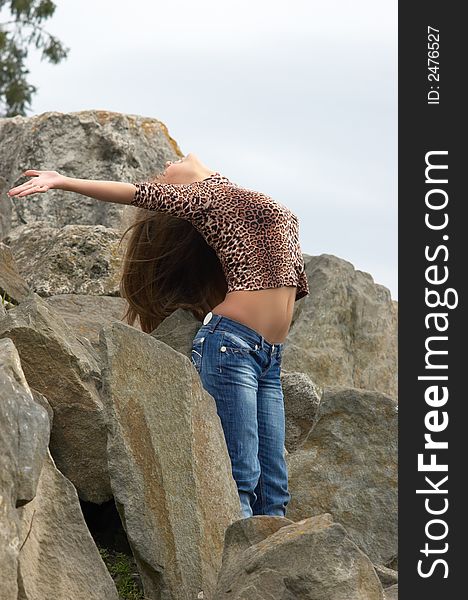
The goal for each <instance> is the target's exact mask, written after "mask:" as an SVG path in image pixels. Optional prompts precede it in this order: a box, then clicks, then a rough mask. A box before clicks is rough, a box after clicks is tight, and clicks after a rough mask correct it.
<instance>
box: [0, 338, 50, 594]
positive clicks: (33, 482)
mask: <svg viewBox="0 0 468 600" xmlns="http://www.w3.org/2000/svg"><path fill="white" fill-rule="evenodd" d="M49 435H50V425H49V419H48V417H47V412H46V410H45V409H44V408H42V406H40V405H39V404H37V403H36V402H35V401H34V399H33V396H32V393H31V390H30V389H29V386H28V384H27V382H26V379H25V377H24V373H23V370H22V368H21V363H20V357H19V355H18V352H17V350H16V348H15V345H14V343H13V341H12V340H11V339H9V338H6V339H0V565H1V573H2V574H1V577H0V598H2V600H17V592H18V588H17V566H18V553H19V550H20V543H19V519H18V513H17V510H16V508H17V507H18V506H22V505H24V504H26V503H28V502H30V501H31V500H32V499H33V498H34V496H35V495H36V490H37V485H38V481H39V477H40V475H41V470H42V465H43V461H44V457H45V455H46V452H47V444H48V443H49Z"/></svg>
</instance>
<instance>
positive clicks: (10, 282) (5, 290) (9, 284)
mask: <svg viewBox="0 0 468 600" xmlns="http://www.w3.org/2000/svg"><path fill="white" fill-rule="evenodd" d="M29 292H30V289H29V286H28V284H27V283H26V281H25V280H24V278H23V277H21V275H20V274H19V271H18V266H17V264H16V261H15V259H14V256H13V254H12V252H11V248H10V246H8V245H7V244H4V243H3V242H0V296H2V297H3V296H4V295H5V297H6V298H10V300H13V301H14V302H16V303H18V302H20V301H21V300H23V299H24V298H25V297H26V296H27V295H28V294H29Z"/></svg>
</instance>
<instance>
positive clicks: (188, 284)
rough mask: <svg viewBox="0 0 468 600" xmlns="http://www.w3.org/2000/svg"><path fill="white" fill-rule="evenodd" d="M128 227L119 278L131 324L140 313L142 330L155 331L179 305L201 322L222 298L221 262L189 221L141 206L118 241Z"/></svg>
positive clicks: (225, 288) (223, 280) (223, 286)
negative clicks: (127, 236)
mask: <svg viewBox="0 0 468 600" xmlns="http://www.w3.org/2000/svg"><path fill="white" fill-rule="evenodd" d="M154 180H157V176H156V177H154ZM148 181H151V179H149V180H148ZM129 231H130V232H131V233H130V237H129V239H128V243H127V245H126V248H125V256H124V260H123V265H122V278H121V281H120V295H121V296H122V298H125V299H126V300H127V302H128V307H127V310H126V312H125V314H124V316H123V318H124V319H126V320H127V323H129V324H130V325H133V324H134V323H135V321H136V319H137V317H138V318H139V322H140V327H141V329H142V331H144V332H146V333H151V332H152V331H154V329H156V327H157V326H158V325H159V324H160V323H161V321H163V320H164V319H165V318H166V317H167V316H169V315H170V314H171V313H172V312H174V311H175V310H176V309H178V308H183V309H186V310H189V311H190V312H191V313H192V314H193V316H194V317H195V318H196V319H198V320H199V321H201V320H202V319H203V317H204V316H205V315H206V313H207V312H209V311H210V310H211V309H212V308H213V307H214V306H216V304H218V303H219V302H222V301H223V299H224V297H225V295H226V292H227V283H226V278H225V276H224V273H223V270H222V267H221V263H220V262H219V259H218V257H217V255H216V253H215V251H214V250H213V248H211V246H209V245H208V244H207V242H206V241H205V240H204V238H203V237H202V235H201V234H200V233H199V232H198V231H197V230H196V229H195V228H194V227H193V225H192V224H191V223H190V222H188V221H186V220H184V219H179V218H177V217H174V216H172V215H169V214H167V213H160V212H156V211H152V210H147V209H145V208H138V209H137V213H136V216H135V220H134V222H133V223H132V224H131V225H130V226H129V227H127V229H125V231H124V233H123V235H122V237H121V239H120V242H119V245H120V243H121V242H122V241H123V239H124V237H125V236H126V235H127V233H128V232H129Z"/></svg>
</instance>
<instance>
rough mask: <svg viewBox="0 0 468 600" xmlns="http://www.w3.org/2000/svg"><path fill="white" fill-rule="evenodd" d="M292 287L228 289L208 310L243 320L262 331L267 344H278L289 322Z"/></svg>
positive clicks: (281, 341)
mask: <svg viewBox="0 0 468 600" xmlns="http://www.w3.org/2000/svg"><path fill="white" fill-rule="evenodd" d="M295 299H296V288H295V287H293V286H284V287H279V288H268V289H264V290H240V291H235V292H229V293H228V294H226V298H225V299H224V300H223V301H222V302H221V303H220V304H218V305H216V306H215V307H214V308H212V309H211V312H213V313H214V314H217V315H223V316H225V317H229V318H230V319H233V320H234V321H238V322H239V323H243V324H244V325H247V327H250V328H252V329H255V331H257V332H258V333H260V334H261V335H263V337H264V338H265V339H266V341H267V342H269V343H270V344H282V343H284V341H285V340H286V336H287V335H288V332H289V328H290V326H291V320H292V315H293V311H294V302H295Z"/></svg>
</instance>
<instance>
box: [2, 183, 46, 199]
mask: <svg viewBox="0 0 468 600" xmlns="http://www.w3.org/2000/svg"><path fill="white" fill-rule="evenodd" d="M47 191H49V187H48V186H47V185H37V184H36V185H35V184H34V183H33V181H31V182H30V181H28V182H27V183H24V184H23V185H19V186H18V187H15V188H12V189H11V190H8V192H7V194H8V195H9V196H10V197H11V196H20V197H22V196H27V195H28V194H36V193H38V192H47Z"/></svg>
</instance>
